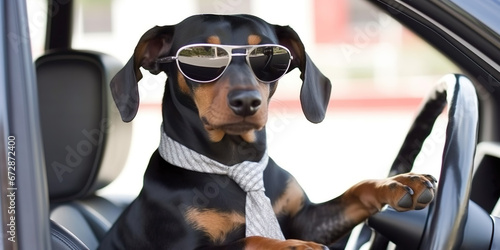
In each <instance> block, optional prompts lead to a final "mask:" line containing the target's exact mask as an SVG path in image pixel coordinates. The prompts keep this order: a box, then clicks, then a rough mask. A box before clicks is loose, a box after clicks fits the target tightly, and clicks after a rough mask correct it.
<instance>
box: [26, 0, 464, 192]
mask: <svg viewBox="0 0 500 250" xmlns="http://www.w3.org/2000/svg"><path fill="white" fill-rule="evenodd" d="M28 1H29V2H33V3H36V4H41V5H43V2H45V1H44V0H28ZM32 6H35V5H32ZM75 8H76V10H75V13H76V15H75V16H76V17H75V20H74V37H73V47H74V48H76V49H85V50H95V51H100V52H105V53H108V54H111V55H113V56H115V57H116V58H118V59H119V60H121V61H122V62H123V63H125V62H126V61H127V60H128V59H129V58H130V57H131V55H132V52H133V50H134V47H135V45H136V43H137V41H138V40H139V38H140V36H141V35H142V34H143V33H144V32H145V31H146V30H148V29H149V28H151V27H153V26H155V25H170V24H176V23H178V22H180V21H181V20H182V19H184V18H186V17H188V16H190V15H193V14H197V13H221V14H232V13H248V14H253V15H256V16H259V17H261V18H263V19H264V20H266V21H268V22H270V23H275V24H281V25H290V26H291V27H292V28H294V29H295V30H296V31H297V33H298V34H299V35H300V37H301V39H302V41H303V42H304V44H305V46H306V51H307V53H308V54H309V55H310V56H311V58H312V59H313V61H314V62H315V64H316V65H317V66H318V67H319V68H320V69H321V71H322V72H323V73H324V74H325V75H326V76H327V77H329V78H330V80H331V81H332V84H333V91H332V99H331V101H330V107H329V111H328V114H327V117H326V119H325V121H324V122H323V123H321V124H310V123H309V122H307V121H306V119H305V118H304V116H303V114H302V113H301V110H300V103H299V98H298V96H299V91H300V84H301V81H300V79H299V72H298V70H294V71H292V72H291V73H289V74H288V75H287V76H285V77H284V78H283V79H281V80H280V85H279V87H278V91H277V93H276V95H275V96H274V97H273V100H272V101H271V104H270V105H271V109H270V118H269V122H268V125H267V131H268V143H269V147H270V149H269V151H270V155H271V157H273V158H274V159H275V161H277V163H278V164H279V165H281V166H282V167H283V168H285V169H287V170H289V171H290V172H292V174H294V175H295V177H296V178H297V179H299V181H300V182H301V183H302V186H303V187H304V189H305V190H306V191H307V192H308V194H309V196H310V198H311V199H312V200H313V201H322V200H326V199H329V198H331V197H333V196H334V195H336V194H340V193H341V192H342V191H343V190H345V189H346V188H347V187H349V186H351V185H352V184H354V183H356V182H358V181H360V180H362V179H367V178H379V177H380V178H381V177H384V176H387V174H388V171H389V168H390V166H391V164H392V161H393V160H394V159H393V158H394V156H395V155H396V154H397V151H398V150H399V146H400V144H401V143H402V141H403V139H404V136H405V134H406V131H407V130H408V129H409V126H410V124H411V122H412V119H413V117H414V115H415V114H416V112H417V110H418V105H419V103H420V102H421V101H422V98H423V97H424V96H425V95H426V94H427V93H428V92H430V90H431V88H432V87H433V85H434V84H435V83H436V82H437V81H438V80H439V79H440V78H441V77H442V76H443V75H444V74H448V73H457V72H460V70H459V69H458V68H457V67H456V66H455V65H454V64H452V63H451V62H450V61H449V60H447V59H446V58H445V57H444V56H442V55H441V54H440V53H438V52H437V51H436V50H435V49H433V48H432V47H431V46H429V45H428V44H426V43H425V42H424V41H423V40H422V39H420V38H419V37H417V36H416V35H414V34H413V33H412V32H411V31H409V30H408V29H406V28H405V27H403V26H401V25H400V24H399V23H398V22H397V21H395V20H394V19H392V18H390V17H389V16H388V15H386V14H384V13H382V12H381V11H379V10H378V9H376V8H375V7H374V6H372V5H369V4H367V3H365V2H362V1H359V0H355V1H347V0H341V1H329V0H317V1H297V2H294V4H290V2H289V1H283V0H281V1H268V0H251V1H246V0H215V1H208V0H185V1H173V0H146V1H125V0H81V1H79V2H78V3H77V4H75ZM32 9H35V8H32ZM42 9H43V8H42ZM30 16H31V18H33V20H32V22H31V23H30V28H31V32H32V39H33V40H34V42H33V44H34V45H33V51H34V54H35V58H36V55H40V54H41V53H43V41H38V42H37V41H36V39H37V38H39V37H42V35H40V34H43V33H44V32H45V31H44V30H42V28H41V27H42V26H43V25H39V24H41V23H43V22H45V19H44V17H42V16H41V15H40V16H39V15H38V13H37V12H36V11H35V10H32V11H30ZM165 79H166V76H164V75H163V74H160V75H158V76H152V75H150V74H149V73H145V74H144V78H143V79H142V80H141V82H140V83H139V90H140V95H141V102H142V103H141V107H140V109H139V114H138V116H137V118H136V119H135V120H134V134H133V142H132V149H131V153H130V155H129V160H128V164H127V166H126V169H125V170H124V171H123V173H122V175H121V176H120V177H119V179H118V180H117V181H115V182H114V183H113V184H111V185H110V186H109V187H108V188H107V189H106V190H105V191H104V192H114V193H121V192H125V193H129V194H130V193H132V194H133V193H137V192H138V191H139V189H140V188H141V186H142V172H143V171H144V169H145V167H146V165H147V162H148V161H149V157H150V156H151V153H152V152H153V151H154V150H155V148H157V147H158V142H159V136H160V124H161V111H160V108H161V97H162V94H163V87H164V82H165ZM444 124H445V123H444V122H438V125H437V126H440V129H441V131H444ZM429 138H430V139H429V140H428V141H429V142H428V143H427V144H426V146H424V149H423V152H422V154H421V156H420V158H419V160H418V161H417V165H419V167H421V168H422V171H423V172H431V171H434V172H433V173H435V175H438V174H439V172H438V171H439V163H440V162H439V161H440V155H439V154H437V155H436V154H435V151H436V150H434V149H436V148H440V147H442V143H443V141H444V133H439V132H437V134H434V135H431V136H430V137H429ZM437 151H439V150H437ZM428 162H430V163H428ZM318 183H321V185H318ZM124 185H125V186H126V187H127V188H123V187H124ZM324 190H328V192H325V191H324ZM332 192H333V193H332Z"/></svg>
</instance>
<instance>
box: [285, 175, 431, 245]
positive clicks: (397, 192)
mask: <svg viewBox="0 0 500 250" xmlns="http://www.w3.org/2000/svg"><path fill="white" fill-rule="evenodd" d="M435 182H436V180H435V179H434V177H432V176H430V175H417V174H411V173H410V174H402V175H397V176H394V177H391V178H387V179H381V180H366V181H362V182H360V183H358V184H356V185H354V186H352V187H351V188H349V189H348V190H347V191H346V192H345V193H344V194H342V195H341V196H339V197H337V198H335V199H333V200H330V201H328V202H325V203H321V204H311V203H308V202H307V201H306V204H304V206H303V207H302V209H301V210H300V211H299V212H298V213H297V215H296V216H294V218H292V221H293V222H292V227H293V229H292V235H290V237H292V238H300V239H305V240H311V241H314V242H321V243H323V244H326V245H329V244H331V243H333V242H335V240H337V239H339V238H340V237H342V236H343V235H344V234H346V233H347V232H349V230H351V229H352V228H353V227H354V226H356V225H357V224H359V223H360V222H362V221H364V220H366V219H367V218H368V217H369V216H371V215H373V214H375V213H377V212H378V211H380V209H381V208H382V207H383V206H384V205H386V204H388V205H390V206H391V207H393V208H394V209H396V210H398V211H408V210H412V209H422V208H424V207H425V206H427V205H428V204H429V203H430V202H431V201H432V199H433V198H434V192H435V190H434V189H435Z"/></svg>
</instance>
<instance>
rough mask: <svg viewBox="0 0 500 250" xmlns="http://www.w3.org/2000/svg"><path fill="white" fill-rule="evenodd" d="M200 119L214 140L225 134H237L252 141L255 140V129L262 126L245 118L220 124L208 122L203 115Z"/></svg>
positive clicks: (220, 138)
mask: <svg viewBox="0 0 500 250" xmlns="http://www.w3.org/2000/svg"><path fill="white" fill-rule="evenodd" d="M201 120H202V122H203V125H204V126H205V129H206V130H207V131H208V133H209V136H210V138H211V139H212V141H215V142H217V141H220V140H222V137H224V135H225V134H228V135H239V136H241V137H242V138H243V139H244V140H245V141H248V142H253V141H255V131H256V130H261V129H262V126H260V125H258V124H256V123H252V122H247V121H245V120H243V121H241V122H236V123H227V124H220V125H214V124H210V123H209V121H208V120H207V119H206V118H205V117H202V119H201Z"/></svg>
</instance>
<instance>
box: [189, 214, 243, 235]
mask: <svg viewBox="0 0 500 250" xmlns="http://www.w3.org/2000/svg"><path fill="white" fill-rule="evenodd" d="M185 217H186V221H187V222H189V223H190V224H191V225H192V226H193V227H194V228H195V229H197V230H201V231H203V232H205V233H206V234H207V236H208V237H209V238H210V240H211V241H212V242H216V243H221V242H223V241H224V240H225V239H226V237H227V234H228V233H230V232H232V231H233V230H235V229H237V228H238V227H240V226H242V225H243V224H244V223H245V216H244V215H242V214H238V213H236V212H220V211H217V210H214V209H198V208H189V209H188V210H187V211H186V213H185Z"/></svg>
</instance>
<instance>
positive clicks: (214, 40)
mask: <svg viewBox="0 0 500 250" xmlns="http://www.w3.org/2000/svg"><path fill="white" fill-rule="evenodd" d="M207 43H211V44H221V42H220V38H219V37H218V36H209V37H208V38H207Z"/></svg>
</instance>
